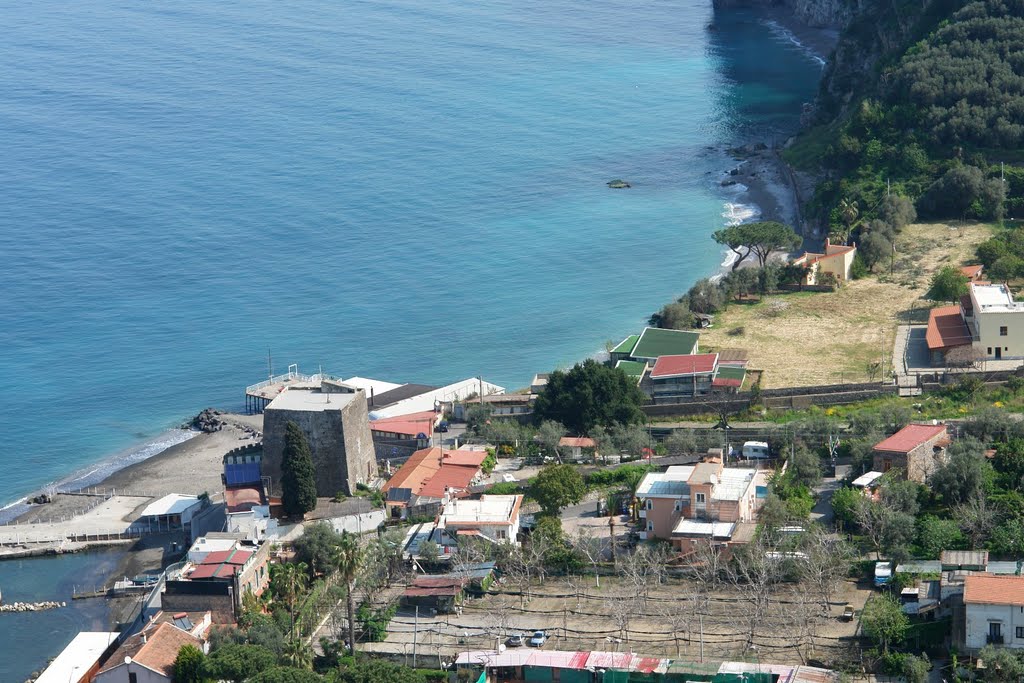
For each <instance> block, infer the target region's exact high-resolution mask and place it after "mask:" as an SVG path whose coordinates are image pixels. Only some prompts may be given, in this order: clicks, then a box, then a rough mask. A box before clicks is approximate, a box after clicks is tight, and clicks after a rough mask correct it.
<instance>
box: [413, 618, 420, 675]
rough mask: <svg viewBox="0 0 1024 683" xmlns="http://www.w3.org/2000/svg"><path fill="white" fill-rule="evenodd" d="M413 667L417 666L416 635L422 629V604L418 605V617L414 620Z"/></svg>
mask: <svg viewBox="0 0 1024 683" xmlns="http://www.w3.org/2000/svg"><path fill="white" fill-rule="evenodd" d="M412 624H413V626H412V668H414V669H415V668H416V636H417V635H418V634H419V630H420V606H419V605H416V617H415V618H414V621H413V622H412Z"/></svg>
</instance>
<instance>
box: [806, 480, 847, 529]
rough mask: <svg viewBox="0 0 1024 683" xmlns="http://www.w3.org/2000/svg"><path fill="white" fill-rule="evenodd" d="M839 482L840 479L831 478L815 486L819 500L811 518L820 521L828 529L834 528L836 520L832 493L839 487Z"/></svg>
mask: <svg viewBox="0 0 1024 683" xmlns="http://www.w3.org/2000/svg"><path fill="white" fill-rule="evenodd" d="M839 484H840V481H839V480H838V479H835V478H829V479H825V480H824V481H823V482H821V484H819V485H818V486H815V487H814V492H815V493H816V494H817V496H818V500H817V502H816V503H815V504H814V508H813V509H812V510H811V519H812V520H813V521H815V522H818V523H820V524H821V525H822V526H824V527H825V528H826V529H830V528H832V525H833V523H834V520H835V513H834V512H833V511H832V494H833V493H835V492H836V489H838V488H839Z"/></svg>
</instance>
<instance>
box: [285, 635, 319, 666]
mask: <svg viewBox="0 0 1024 683" xmlns="http://www.w3.org/2000/svg"><path fill="white" fill-rule="evenodd" d="M281 660H282V661H283V662H284V663H285V664H287V665H288V666H294V667H295V668H296V669H306V670H307V671H308V670H311V669H312V668H313V649H312V648H311V647H310V646H309V644H308V643H306V641H305V640H304V639H302V638H292V639H291V640H289V641H288V642H287V643H285V644H284V651H282V652H281Z"/></svg>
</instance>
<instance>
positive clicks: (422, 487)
mask: <svg viewBox="0 0 1024 683" xmlns="http://www.w3.org/2000/svg"><path fill="white" fill-rule="evenodd" d="M443 453H444V457H443V459H442V455H441V454H442V449H441V448H438V447H434V448H424V449H422V450H418V451H416V452H415V453H413V454H412V457H411V458H409V459H408V460H406V462H405V464H404V465H402V466H401V467H400V468H399V469H398V471H397V472H395V473H394V474H393V475H392V476H391V479H389V480H388V483H387V484H385V485H384V488H382V489H381V491H382V492H384V493H387V492H388V491H389V490H390V489H393V488H406V489H411V490H412V493H413V495H415V496H428V497H430V498H441V497H442V496H443V495H444V492H445V489H446V488H458V489H464V488H467V487H468V486H469V483H470V482H471V481H473V477H475V476H476V473H477V472H478V471H480V465H481V464H482V463H483V461H484V459H485V458H486V457H487V453H485V452H483V451H461V450H458V451H453V450H447V449H445V450H443Z"/></svg>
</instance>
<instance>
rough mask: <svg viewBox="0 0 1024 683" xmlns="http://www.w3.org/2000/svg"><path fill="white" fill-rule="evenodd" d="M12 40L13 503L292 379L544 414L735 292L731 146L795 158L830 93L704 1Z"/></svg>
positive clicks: (382, 12)
mask: <svg viewBox="0 0 1024 683" xmlns="http://www.w3.org/2000/svg"><path fill="white" fill-rule="evenodd" d="M712 22H714V23H715V25H716V29H717V30H715V31H709V30H708V29H707V27H708V25H709V24H710V23H712ZM0 24H2V25H3V26H4V27H5V31H4V36H5V40H4V41H2V42H0V91H2V92H3V93H4V97H3V98H2V100H0V131H2V132H3V138H4V144H3V147H2V152H0V154H2V163H0V187H3V188H4V190H3V193H0V235H3V236H4V240H3V243H4V255H5V257H6V258H5V259H4V261H5V267H4V268H3V269H2V270H0V291H2V292H3V296H2V297H0V376H2V377H4V378H5V380H6V387H7V401H8V415H9V417H10V418H11V419H7V420H4V421H3V422H2V424H0V440H2V442H3V443H4V444H5V455H4V458H5V462H4V465H5V476H4V477H3V478H0V503H2V502H3V501H10V500H13V499H15V498H17V497H18V496H21V495H24V494H25V493H27V492H29V491H31V490H34V489H36V488H38V487H40V486H42V485H43V484H45V483H47V482H50V481H54V480H57V479H61V478H62V477H65V476H67V475H68V474H69V473H71V472H74V471H76V470H79V469H80V468H83V467H86V466H88V465H90V464H91V463H95V462H96V461H98V460H101V459H103V458H108V457H110V456H111V454H112V453H115V452H118V453H119V456H118V458H119V460H125V459H129V458H132V457H138V454H137V453H136V452H135V450H134V449H135V448H136V446H137V444H139V443H140V442H141V441H144V440H150V441H151V442H152V441H153V440H156V441H157V442H160V441H161V440H163V439H164V437H163V436H162V435H161V433H162V431H163V430H164V429H166V428H168V427H170V426H173V425H175V424H177V423H179V422H180V421H182V420H183V419H184V418H185V417H187V416H189V415H190V414H193V413H195V412H197V411H198V410H199V409H200V408H202V407H204V406H206V405H217V406H221V407H227V408H234V407H240V406H241V401H242V389H243V387H244V386H245V385H246V384H250V383H253V382H256V381H259V380H260V379H261V378H263V377H264V376H265V374H266V371H267V353H268V350H269V351H270V352H271V353H272V356H273V359H274V362H275V368H276V369H278V370H283V369H284V367H285V366H286V365H287V364H288V363H298V364H299V365H300V368H302V369H305V370H308V371H313V370H315V369H316V368H317V367H318V366H320V365H322V366H323V368H324V369H325V370H327V371H330V372H333V373H337V374H340V375H344V376H349V375H354V374H359V375H364V376H372V377H380V378H382V379H387V380H393V381H416V382H425V383H443V382H448V381H453V380H456V379H461V378H463V377H466V376H475V375H481V374H482V375H483V376H484V377H485V378H487V379H489V380H491V381H495V382H497V383H500V384H503V385H507V386H509V387H517V386H523V385H525V384H527V383H528V382H529V380H530V378H531V377H532V375H533V373H535V372H538V371H546V370H550V369H551V368H552V367H554V366H560V365H566V364H571V363H572V362H575V361H577V360H580V359H582V358H584V357H586V356H587V355H590V354H592V353H594V352H596V351H598V350H600V349H602V348H603V346H604V342H605V341H606V340H608V339H611V338H619V337H621V336H623V335H624V334H625V333H627V332H628V331H630V330H633V329H635V328H636V327H637V326H638V325H640V324H642V322H643V321H644V320H645V318H646V317H647V315H649V314H650V313H651V312H652V311H653V310H656V309H657V308H659V307H660V305H661V304H662V303H663V302H664V301H665V300H667V299H668V298H669V297H671V296H672V295H674V294H678V293H679V292H682V291H684V290H685V289H686V288H688V286H689V285H690V284H691V283H692V281H693V280H694V279H695V278H697V277H699V276H702V275H705V274H708V273H709V272H710V271H712V270H714V269H715V267H716V266H717V265H718V264H719V262H720V261H721V258H722V255H721V253H720V251H719V249H718V247H717V245H715V244H714V243H713V242H712V241H711V240H710V239H708V237H707V236H708V234H709V233H710V232H711V231H712V230H714V229H716V228H717V227H719V226H720V225H721V223H722V221H723V219H722V213H723V208H724V207H723V204H724V202H726V201H735V200H734V199H730V196H729V195H725V194H723V193H722V191H721V188H719V187H718V181H719V178H720V173H721V172H722V171H723V170H724V169H727V168H728V167H729V163H730V162H729V161H728V160H727V159H726V158H725V157H724V156H723V153H722V148H723V147H724V146H726V145H728V144H730V143H733V142H735V141H737V140H741V139H744V138H746V137H747V136H749V135H750V134H752V133H763V132H764V131H778V130H792V129H793V126H794V124H795V120H796V116H797V114H798V112H799V107H800V103H801V102H803V101H805V100H808V99H810V97H811V96H812V95H813V92H814V89H815V84H816V79H817V78H818V75H819V73H820V66H819V64H818V63H816V62H815V61H813V60H812V59H809V58H808V56H807V55H806V54H805V53H804V52H803V51H801V50H800V49H799V48H797V47H796V46H794V45H793V43H792V42H791V41H789V40H788V39H787V38H786V37H785V36H781V35H779V34H778V33H777V32H773V31H771V30H769V29H768V27H766V25H765V24H764V23H762V22H760V21H758V20H757V19H756V18H754V17H752V16H749V15H745V14H742V13H736V14H730V15H727V16H725V17H714V16H713V15H712V10H711V8H710V3H708V2H704V1H702V2H667V1H661V2H657V1H656V2H650V3H642V4H637V3H632V2H627V1H625V0H599V1H597V2H591V3H587V4H586V5H580V4H579V3H577V2H570V1H569V0H544V2H522V1H520V0H517V1H516V2H511V1H503V0H487V1H486V2H480V3H473V4H467V3H463V2H455V1H453V0H448V1H444V0H442V1H440V2H434V3H430V4H429V6H428V5H426V4H425V3H421V2H413V1H405V2H345V3H325V2H320V1H318V0H316V1H315V0H299V1H297V2H295V3H277V2H268V1H261V0H255V1H252V2H216V3H214V2H209V1H208V0H185V1H183V2H177V3H172V4H170V5H168V4H152V3H140V2H131V1H129V2H110V1H108V0H88V1H85V0H70V1H69V2H66V3H60V4H59V5H52V4H47V3H36V4H33V5H31V6H23V5H14V4H10V3H7V4H0ZM618 177H621V178H626V179H628V180H629V181H630V182H631V183H633V186H634V187H633V189H631V190H628V191H621V190H620V191H613V190H609V189H608V188H606V187H605V182H606V181H607V180H610V179H612V178H618ZM123 449H128V450H123ZM152 450H156V447H153V448H150V451H152ZM97 476H98V475H97Z"/></svg>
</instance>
